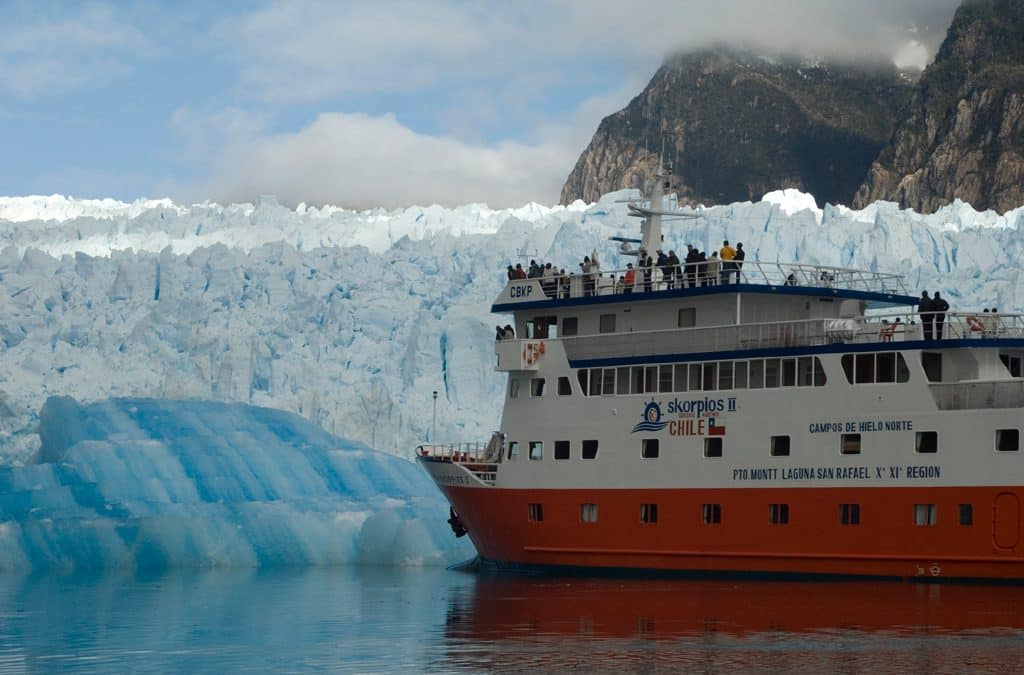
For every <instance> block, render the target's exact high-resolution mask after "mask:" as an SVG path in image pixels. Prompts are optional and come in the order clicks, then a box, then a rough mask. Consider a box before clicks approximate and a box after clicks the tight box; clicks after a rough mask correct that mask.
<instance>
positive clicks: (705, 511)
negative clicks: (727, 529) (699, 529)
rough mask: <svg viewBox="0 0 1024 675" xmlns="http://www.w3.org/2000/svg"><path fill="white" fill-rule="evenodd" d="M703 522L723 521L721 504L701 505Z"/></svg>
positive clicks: (707, 523) (718, 522) (716, 522)
mask: <svg viewBox="0 0 1024 675" xmlns="http://www.w3.org/2000/svg"><path fill="white" fill-rule="evenodd" d="M700 512H701V522H703V523H704V524H705V525H719V524H721V522H722V505H721V504H704V505H702V506H701V509H700Z"/></svg>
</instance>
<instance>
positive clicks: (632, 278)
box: [622, 263, 636, 293]
mask: <svg viewBox="0 0 1024 675" xmlns="http://www.w3.org/2000/svg"><path fill="white" fill-rule="evenodd" d="M635 283H636V272H635V271H634V270H633V263H628V264H627V265H626V276H624V277H622V284H623V289H622V292H623V293H632V292H633V284H635Z"/></svg>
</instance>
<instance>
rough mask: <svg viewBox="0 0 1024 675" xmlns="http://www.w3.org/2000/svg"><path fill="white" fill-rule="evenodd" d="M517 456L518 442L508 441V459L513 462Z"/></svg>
mask: <svg viewBox="0 0 1024 675" xmlns="http://www.w3.org/2000/svg"><path fill="white" fill-rule="evenodd" d="M518 456H519V441H509V444H508V458H509V460H513V459H515V458H516V457H518Z"/></svg>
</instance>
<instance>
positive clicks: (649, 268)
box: [643, 256, 654, 293]
mask: <svg viewBox="0 0 1024 675" xmlns="http://www.w3.org/2000/svg"><path fill="white" fill-rule="evenodd" d="M643 272H644V293H650V292H651V275H652V274H653V272H654V258H652V257H651V256H647V260H645V261H644V265H643Z"/></svg>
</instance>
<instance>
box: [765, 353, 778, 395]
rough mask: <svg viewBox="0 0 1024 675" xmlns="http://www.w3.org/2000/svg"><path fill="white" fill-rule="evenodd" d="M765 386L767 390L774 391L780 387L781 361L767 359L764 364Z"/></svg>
mask: <svg viewBox="0 0 1024 675" xmlns="http://www.w3.org/2000/svg"><path fill="white" fill-rule="evenodd" d="M764 386H765V389H774V388H776V387H778V386H779V360H778V359H765V362H764Z"/></svg>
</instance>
